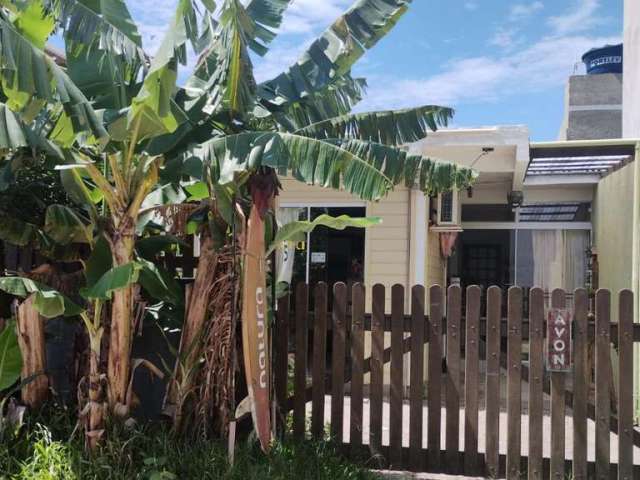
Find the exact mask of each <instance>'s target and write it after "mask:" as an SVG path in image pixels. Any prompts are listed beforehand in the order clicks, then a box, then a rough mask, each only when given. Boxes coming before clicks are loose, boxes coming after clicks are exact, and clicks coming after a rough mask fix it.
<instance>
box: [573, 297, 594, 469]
mask: <svg viewBox="0 0 640 480" xmlns="http://www.w3.org/2000/svg"><path fill="white" fill-rule="evenodd" d="M588 313H589V296H588V294H587V291H586V290H584V289H578V290H576V291H575V293H574V295H573V315H574V319H573V338H574V340H573V345H574V346H573V393H574V395H573V464H572V473H573V479H574V480H587V400H588V398H589V385H590V384H591V381H590V378H589V377H590V375H591V365H588V362H589V355H588V348H589V338H588V332H587V325H588Z"/></svg>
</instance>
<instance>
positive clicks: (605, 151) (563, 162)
mask: <svg viewBox="0 0 640 480" xmlns="http://www.w3.org/2000/svg"><path fill="white" fill-rule="evenodd" d="M636 142H637V140H635V139H630V140H617V139H616V140H585V141H566V142H546V143H532V144H531V146H530V149H529V165H528V166H527V171H526V174H525V182H527V183H544V180H545V179H548V180H552V179H555V180H557V179H558V177H565V179H566V180H569V179H576V178H577V177H580V178H581V179H582V180H584V182H585V183H595V182H597V181H599V180H600V179H601V178H603V177H605V176H607V175H609V174H610V173H611V172H614V171H615V170H618V169H619V168H621V167H623V166H625V165H626V164H628V163H629V162H631V161H633V159H634V155H635V146H636Z"/></svg>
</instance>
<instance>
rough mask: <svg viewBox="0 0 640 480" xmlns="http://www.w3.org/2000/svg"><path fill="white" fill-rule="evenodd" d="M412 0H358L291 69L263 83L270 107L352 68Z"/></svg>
mask: <svg viewBox="0 0 640 480" xmlns="http://www.w3.org/2000/svg"><path fill="white" fill-rule="evenodd" d="M409 3H411V0H385V1H380V0H357V1H356V2H355V3H354V5H353V6H352V7H351V8H350V9H349V10H348V11H347V12H346V13H345V14H344V15H342V16H340V17H339V18H338V19H337V20H336V21H335V22H334V23H333V24H332V25H331V26H330V27H329V28H328V29H327V30H326V31H325V32H324V33H323V34H322V35H321V36H320V37H319V38H318V39H316V40H315V41H314V42H313V43H312V44H311V45H310V46H309V48H308V49H307V50H306V51H305V52H304V53H303V54H302V56H301V57H300V58H299V59H298V61H297V62H296V63H295V64H294V65H292V66H291V67H289V69H288V70H287V71H286V72H284V73H281V74H280V75H278V76H277V77H275V78H274V79H273V80H270V81H268V82H265V83H263V84H261V85H260V86H259V94H260V96H261V97H262V98H263V99H264V101H263V104H264V105H266V106H267V108H269V109H271V108H275V107H277V106H282V105H283V104H286V103H290V102H297V101H300V99H302V98H304V97H305V96H306V95H309V94H310V93H313V92H314V91H318V90H321V89H323V88H325V87H327V86H328V85H330V84H332V83H333V82H334V81H335V79H337V78H340V77H341V76H342V75H344V74H345V73H348V72H349V71H350V70H351V67H352V66H353V64H354V63H355V62H356V61H357V60H359V59H360V58H361V57H362V55H364V53H365V52H366V50H368V49H370V48H372V47H373V46H374V45H375V44H376V43H377V42H378V41H379V40H380V39H381V38H382V37H384V36H385V35H386V34H387V32H389V30H391V28H393V26H394V25H395V24H396V22H397V21H398V19H399V18H400V17H401V16H402V15H403V14H404V13H405V12H406V10H407V8H408V6H409Z"/></svg>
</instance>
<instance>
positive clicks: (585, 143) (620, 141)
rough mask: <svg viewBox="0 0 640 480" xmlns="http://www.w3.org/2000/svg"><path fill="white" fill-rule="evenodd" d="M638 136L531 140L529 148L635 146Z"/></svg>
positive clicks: (639, 139)
mask: <svg viewBox="0 0 640 480" xmlns="http://www.w3.org/2000/svg"><path fill="white" fill-rule="evenodd" d="M639 143H640V138H612V139H605V140H560V141H555V142H531V143H530V144H529V145H530V148H558V147H566V148H571V147H634V146H635V147H637V145H638V144H639Z"/></svg>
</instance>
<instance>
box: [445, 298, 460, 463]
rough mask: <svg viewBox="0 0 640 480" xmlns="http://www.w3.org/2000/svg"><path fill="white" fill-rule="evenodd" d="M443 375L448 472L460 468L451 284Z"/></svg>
mask: <svg viewBox="0 0 640 480" xmlns="http://www.w3.org/2000/svg"><path fill="white" fill-rule="evenodd" d="M447 292H448V294H447V375H446V381H447V383H446V389H445V395H446V399H445V401H446V408H447V423H446V433H445V441H446V447H447V448H446V454H445V456H446V461H447V470H449V473H452V474H457V473H458V472H459V471H460V453H459V449H460V313H461V312H460V310H461V308H462V299H461V290H460V287H459V286H458V285H451V286H450V287H449V289H448V290H447Z"/></svg>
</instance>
